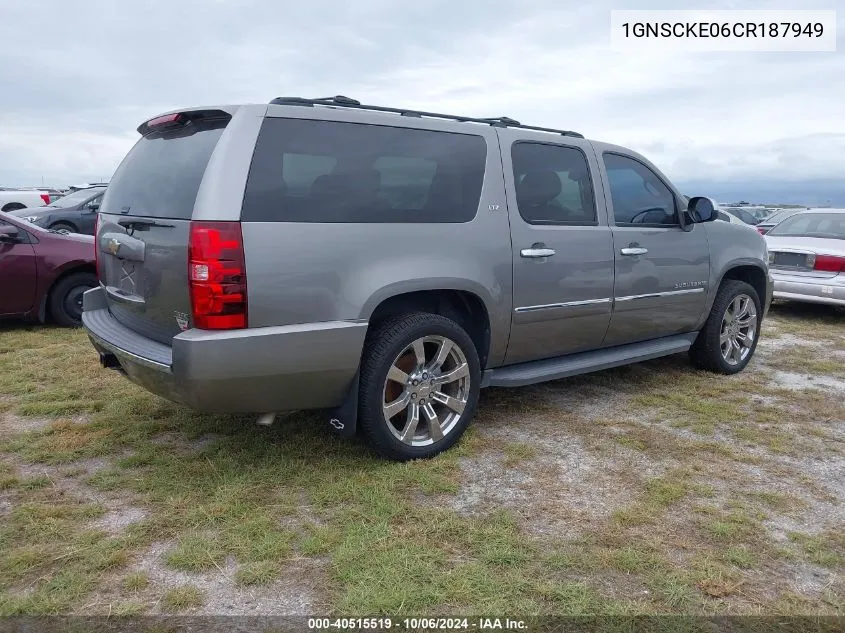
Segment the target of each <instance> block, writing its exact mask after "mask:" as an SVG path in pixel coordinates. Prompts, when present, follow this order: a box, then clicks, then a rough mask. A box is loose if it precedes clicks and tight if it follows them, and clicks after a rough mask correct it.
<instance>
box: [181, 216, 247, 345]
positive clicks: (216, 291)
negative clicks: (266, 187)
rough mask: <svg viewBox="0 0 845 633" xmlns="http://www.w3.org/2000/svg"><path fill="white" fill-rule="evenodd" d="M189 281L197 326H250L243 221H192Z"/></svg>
mask: <svg viewBox="0 0 845 633" xmlns="http://www.w3.org/2000/svg"><path fill="white" fill-rule="evenodd" d="M188 279H189V284H190V291H191V310H192V313H193V319H194V326H195V327H198V328H201V329H205V330H232V329H237V328H244V327H246V316H247V311H246V308H247V297H246V264H245V261H244V247H243V235H242V234H241V225H240V223H239V222H191V236H190V241H189V248H188Z"/></svg>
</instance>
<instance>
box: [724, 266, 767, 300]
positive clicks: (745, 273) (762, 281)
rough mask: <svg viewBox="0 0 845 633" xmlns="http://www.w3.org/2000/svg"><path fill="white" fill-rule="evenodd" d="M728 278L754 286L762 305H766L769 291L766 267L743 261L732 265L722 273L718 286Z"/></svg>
mask: <svg viewBox="0 0 845 633" xmlns="http://www.w3.org/2000/svg"><path fill="white" fill-rule="evenodd" d="M728 279H735V280H737V281H744V282H745V283H747V284H748V285H749V286H751V287H752V288H754V291H755V292H756V293H757V297H758V298H759V299H760V305H761V306H763V307H765V304H766V294H767V291H768V275H767V273H766V270H765V268H763V267H762V266H760V265H758V264H752V263H743V264H737V265H735V266H732V267H730V268H729V269H727V270H726V271H725V272H724V273H723V274H722V278H721V279H720V280H719V286H718V288H721V286H722V284H723V283H725V281H726V280H728ZM718 288H717V291H718Z"/></svg>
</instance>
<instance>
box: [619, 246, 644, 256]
mask: <svg viewBox="0 0 845 633" xmlns="http://www.w3.org/2000/svg"><path fill="white" fill-rule="evenodd" d="M619 252H620V253H622V254H623V255H628V256H629V257H632V256H635V255H645V254H646V253H648V249H647V248H642V247H641V246H629V247H627V248H623V249H622V250H621V251H619Z"/></svg>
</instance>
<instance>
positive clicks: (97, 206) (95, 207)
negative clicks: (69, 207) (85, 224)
mask: <svg viewBox="0 0 845 633" xmlns="http://www.w3.org/2000/svg"><path fill="white" fill-rule="evenodd" d="M99 210H100V203H99V202H92V203H91V204H89V205H88V212H89V213H96V212H97V211H99Z"/></svg>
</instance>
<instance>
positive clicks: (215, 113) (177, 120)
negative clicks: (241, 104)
mask: <svg viewBox="0 0 845 633" xmlns="http://www.w3.org/2000/svg"><path fill="white" fill-rule="evenodd" d="M231 118H232V115H231V114H230V113H229V112H226V111H225V110H186V111H185V112H171V113H169V114H163V115H161V116H157V117H154V118H152V119H149V120H147V121H144V122H143V123H141V125H139V126H138V128H137V129H138V133H139V134H140V135H141V136H146V135H147V134H149V133H150V132H158V131H162V130H167V129H172V128H179V127H184V126H185V125H188V124H189V123H198V122H200V121H229V120H230V119H231Z"/></svg>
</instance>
